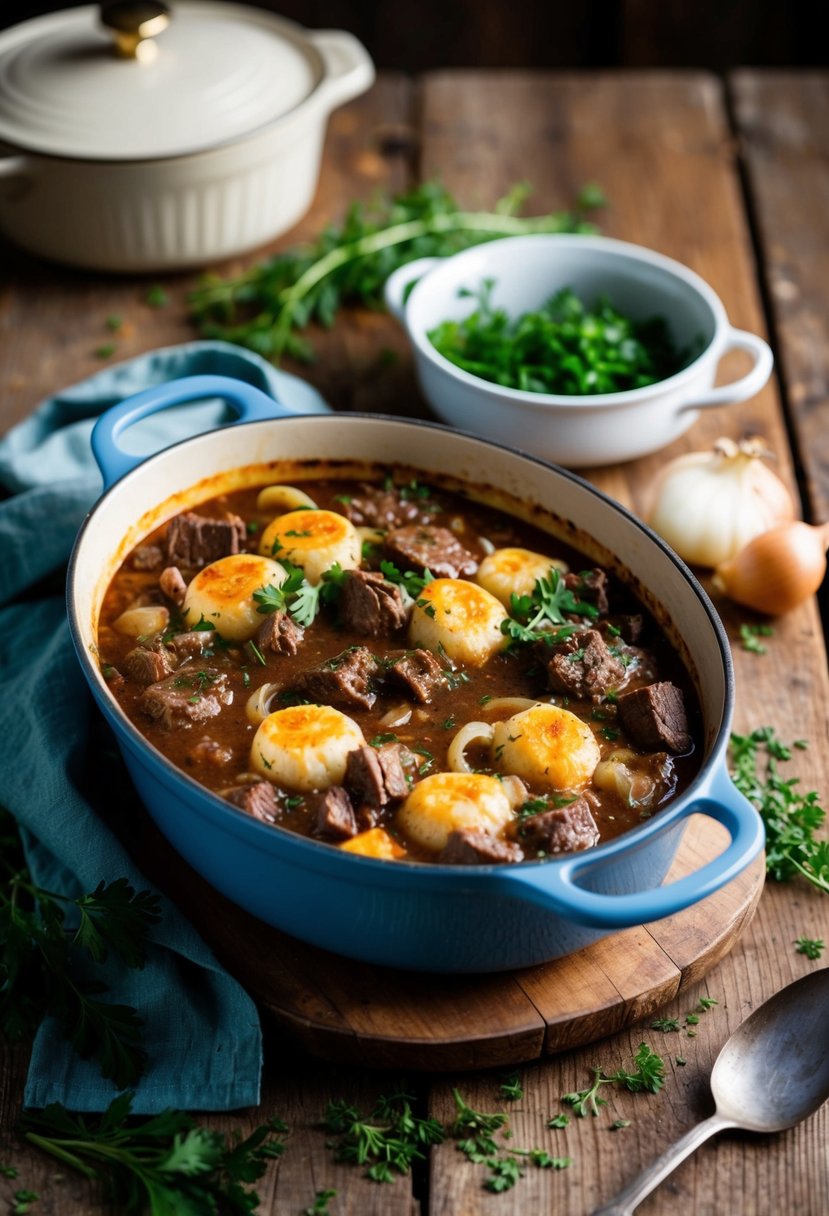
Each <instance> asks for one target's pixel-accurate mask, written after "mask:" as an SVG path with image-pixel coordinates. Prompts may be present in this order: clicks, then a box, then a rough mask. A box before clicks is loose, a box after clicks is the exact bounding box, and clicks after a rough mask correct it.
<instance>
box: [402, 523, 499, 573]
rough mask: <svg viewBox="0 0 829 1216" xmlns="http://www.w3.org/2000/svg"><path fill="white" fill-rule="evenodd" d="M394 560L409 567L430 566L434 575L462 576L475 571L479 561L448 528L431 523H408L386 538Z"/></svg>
mask: <svg viewBox="0 0 829 1216" xmlns="http://www.w3.org/2000/svg"><path fill="white" fill-rule="evenodd" d="M383 548H384V550H385V552H386V554H387V555H388V557H389V558H390V560H391V561H393V562H396V563H397V565H398V566H402V567H404V568H405V569H406V570H412V569H413V570H431V572H432V574H434V576H435V578H460V577H461V575H464V574H465V575H472V574H474V573H475V571H476V570H477V569H478V563H477V561H476V560H475V558H474V557H473V555H472V554H471V553H470V552H469V550H468V549H464V547H463V545H462V544H461V542H460V541H459V540H458V538H457V536H455V534H454V532H450V531H449V529H448V528H437V527H434V526H433V525H430V524H409V525H408V526H407V527H405V528H395V530H394V531H393V532H389V534H388V536H387V537H386V539H385V540H384V542H383Z"/></svg>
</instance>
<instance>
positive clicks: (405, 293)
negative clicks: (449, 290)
mask: <svg viewBox="0 0 829 1216" xmlns="http://www.w3.org/2000/svg"><path fill="white" fill-rule="evenodd" d="M442 261H443V258H415V260H414V261H413V262H407V263H406V265H405V266H399V267H398V268H397V270H395V271H393V272H392V273H391V274H390V275H389V277H388V278H387V279H386V283H385V286H384V288H383V298H384V299H385V301H386V308H388V310H389V312H390V313H391V314H392V316H395V317H397V319H398V321H402V320H403V314H404V313H405V311H406V301H407V300H408V298H409V291H410V289H411V288H412V287H414V285H415V283H416V282H417V280H418V279H421V278H423V276H424V274H426V273H427V272H428V271H429V270H431V269H432V267H433V266H434V265H435V264H436V263H437V262H442Z"/></svg>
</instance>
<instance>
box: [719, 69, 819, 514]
mask: <svg viewBox="0 0 829 1216" xmlns="http://www.w3.org/2000/svg"><path fill="white" fill-rule="evenodd" d="M730 85H731V89H732V91H733V95H734V110H735V114H736V120H737V124H738V128H739V135H740V145H741V149H742V152H743V155H744V157H745V161H746V167H747V173H748V180H749V183H750V187H751V194H752V199H753V202H754V210H755V217H756V223H757V230H758V236H759V240H760V245H761V249H762V253H763V271H764V278H765V282H766V286H767V289H768V295H769V300H770V303H771V309H772V315H773V318H774V325H775V329H776V333H777V338H778V367H779V368H780V371H781V374H782V376H783V378H784V382H785V388H786V397H787V404H788V410H789V417H790V419H791V424H792V429H793V433H794V437H795V442H796V443H797V448H798V458H799V460H800V462H801V465H802V469H803V480H804V489H805V494H806V510H807V515H806V518H811V519H812V520H815V521H820V520H825V519H829V315H827V310H826V283H827V281H829V247H827V240H826V235H827V215H829V73H826V72H806V73H797V74H796V73H794V72H755V71H742V72H736V73H734V75H733V76H732V77H731V81H730Z"/></svg>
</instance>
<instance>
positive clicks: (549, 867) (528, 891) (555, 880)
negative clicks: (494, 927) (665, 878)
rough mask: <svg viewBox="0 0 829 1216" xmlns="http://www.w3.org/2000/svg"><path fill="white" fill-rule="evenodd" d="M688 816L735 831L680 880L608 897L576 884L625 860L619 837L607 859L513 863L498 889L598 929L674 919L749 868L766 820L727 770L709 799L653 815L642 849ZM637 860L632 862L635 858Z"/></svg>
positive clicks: (624, 845) (500, 878)
mask: <svg viewBox="0 0 829 1216" xmlns="http://www.w3.org/2000/svg"><path fill="white" fill-rule="evenodd" d="M691 815H707V816H708V817H709V818H710V819H714V820H716V821H717V823H721V824H722V825H723V827H724V828H726V830H727V831H728V833H729V835H730V836H731V842H730V843H729V845H728V846H727V847H726V849H725V850H724V851H723V852H722V853H720V855H719V856H718V857H715V858H714V860H713V861H709V862H707V863H706V864H705V865H704V866H702V868H701V869H699V870H697V871H696V872H695V873H693V874H688V875H686V876H685V877H684V878H680V879H677V881H676V882H672V883H668V884H667V885H666V886H660V887H656V888H653V889H651V890H644V891H633V892H626V893H625V894H620V895H607V894H603V893H601V892H597V891H591V890H589V889H588V888H587V887H586V886H580V885H579V881H578V880H579V877H580V876H586V875H587V874H588V873H589V874H590V875H591V877H592V876H596V875H599V874H601V871H602V870H603V869H605V868H609V867H611V866H614V867H615V866H616V865H618V863H620V862H621V863H622V864H624V860H625V856H624V855H625V852H626V851H627V850H629V849H630V843H629V841H626V840H625V837H624V836H620V837H619V838H618V839H617V840H615V841H613V842H612V843H611V844H610V845H608V846H607V847H606V848H605V849H603V850H602V853H603V855H602V857H601V858H600V859H599V858H596V857H595V856H592V857H591V852H592V850H590V849H587V850H586V851H585V852H584V853H576V854H572V855H571V856H569V857H568V858H567V859H566V860H561V861H557V862H554V863H553V864H549V863H548V864H546V865H536V866H533V865H530V866H526V865H525V866H515V867H514V868H511V869H509V870H499V871H498V872H497V875H493V879H497V885H498V887H499V890H500V891H501V892H502V893H503V894H505V895H510V896H511V897H512V898H514V899H519V900H523V901H524V902H526V903H532V904H537V905H540V906H541V907H543V908H546V909H547V910H548V911H551V912H555V913H557V914H559V915H563V916H566V917H567V918H568V919H570V920H572V921H575V922H576V923H577V924H581V925H589V926H591V927H593V928H599V929H608V930H613V929H629V928H631V927H632V926H634V925H641V924H647V923H648V922H649V921H653V920H660V919H661V918H662V917H663V916H672V915H674V913H676V912H682V911H683V910H684V909H685V908H688V907H690V906H691V905H692V904H695V903H697V902H698V901H699V900H701V899H704V898H705V897H706V896H707V895H712V894H713V893H714V891H717V890H719V888H720V887H722V886H725V884H726V883H728V882H730V881H731V880H732V879H733V878H736V877H737V875H738V874H739V873H740V872H741V871H742V870H744V869H745V867H746V866H747V865H749V863H750V862H751V861H753V860H754V858H755V857H756V856H757V855H758V853H759V852H760V851H761V849H762V848H763V844H764V840H765V833H764V829H763V822H762V820H761V818H760V816H759V814H758V812H757V810H756V809H755V808H754V807H753V806H752V804H751V803H750V802H749V801H748V799H747V798H744V797H743V795H742V794H741V793H740V792H739V790H738V789H737V788H736V786H734V784H733V783H732V781H731V778H730V777H729V776H728V774H727V772H726V771H725V769H723V770H722V771H721V772H720V773H718V774H717V775H716V776H715V777H714V781H713V787H712V789H711V790H710V791H709V792H708V793H707V794H706V795H704V796H702V797H700V798H697V799H695V800H692V801H690V802H689V803H688V804H687V805H686V806H685V807H683V808H682V811H681V813H680V815H679V816H678V817H674V816H670V817H666V819H665V820H662V821H660V819H659V816H656V817H655V818H654V819H652V820H651V822H650V823H649V824H648V825H647V827H648V829H649V831H647V832H646V835H645V838H644V839H642V837H640V844H639V847H640V848H643V849H645V850H646V849H647V842H648V841H650V840H653V838H654V837H655V836H657V835H659V834H661V833H662V832H663V831H668V830H670V829H671V828H676V827H677V826H678V825H679V823H680V821H681V820H682V819H687V818H688V817H689V816H691ZM634 864H635V862H634Z"/></svg>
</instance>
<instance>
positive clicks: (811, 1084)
mask: <svg viewBox="0 0 829 1216" xmlns="http://www.w3.org/2000/svg"><path fill="white" fill-rule="evenodd" d="M827 1024H829V967H824V968H822V969H821V970H820V971H814V972H812V973H811V975H806V976H803V978H802V979H799V980H795V981H794V982H793V983H791V984H787V985H786V987H785V988H781V990H780V991H779V992H777V993H775V995H774V996H773V997H770V998H769V1000H767V1001H764V1003H763V1004H762V1005H760V1007H759V1008H758V1009H755V1010H754V1012H753V1013H751V1014H749V1016H748V1017H747V1018H746V1020H745V1021H744V1022H743V1023H742V1024H741V1025H740V1026H738V1027H737V1029H736V1030H735V1031H734V1033H733V1034H732V1035H731V1037H730V1038H729V1039H728V1040H727V1041H726V1043H725V1046H724V1047H723V1048H722V1050H721V1052H720V1054H719V1055H718V1056H717V1059H716V1061H715V1063H714V1067H713V1069H712V1072H711V1093H712V1094H713V1097H714V1102H715V1104H716V1110H715V1112H714V1114H713V1115H711V1117H710V1118H709V1119H705V1120H704V1121H703V1122H702V1123H698V1124H697V1125H696V1126H695V1127H692V1128H691V1129H690V1131H688V1132H686V1134H685V1135H684V1136H683V1137H682V1138H681V1139H680V1140H678V1141H677V1142H676V1144H674V1145H672V1146H671V1148H669V1149H668V1150H667V1151H666V1152H665V1153H663V1154H662V1156H661V1157H658V1158H657V1160H656V1161H654V1162H653V1164H652V1165H650V1166H648V1167H647V1169H645V1170H643V1171H642V1173H641V1174H639V1175H638V1177H636V1178H634V1179H633V1181H632V1182H631V1183H629V1185H628V1186H626V1187H625V1188H624V1190H622V1191H620V1193H619V1194H618V1195H617V1196H616V1198H615V1199H614V1200H613V1201H612V1202H611V1203H610V1204H608V1205H606V1206H605V1207H602V1208H597V1209H596V1211H595V1212H594V1213H593V1216H629V1213H631V1212H632V1211H633V1210H634V1208H636V1207H637V1205H638V1204H639V1203H641V1201H642V1200H643V1199H644V1198H645V1196H646V1195H649V1194H650V1193H651V1191H652V1190H654V1188H655V1187H657V1186H658V1185H659V1183H660V1182H661V1181H662V1180H663V1179H664V1178H666V1177H667V1176H668V1174H670V1173H671V1172H672V1171H673V1170H674V1169H675V1168H676V1167H677V1166H678V1165H679V1163H680V1162H681V1161H684V1160H685V1158H686V1157H688V1156H690V1154H691V1153H692V1152H694V1150H695V1149H697V1148H698V1147H699V1146H700V1145H701V1144H702V1143H704V1141H706V1140H707V1139H708V1137H709V1136H713V1135H715V1134H716V1133H717V1132H720V1131H723V1130H724V1129H725V1128H728V1127H737V1128H740V1129H741V1130H743V1131H751V1132H766V1133H768V1132H782V1131H784V1130H785V1129H786V1128H787V1127H794V1126H795V1124H796V1123H800V1122H802V1120H804V1119H807V1118H808V1117H809V1115H813V1114H814V1113H815V1111H816V1110H818V1109H819V1108H820V1107H821V1106H822V1105H823V1103H824V1102H825V1101H826V1100H827V1098H829V1052H827V1051H826V1050H825V1047H824V1046H823V1045H824V1044H825V1041H826V1027H827Z"/></svg>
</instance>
